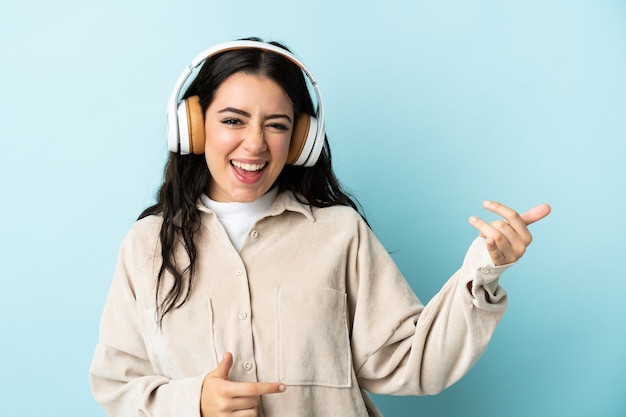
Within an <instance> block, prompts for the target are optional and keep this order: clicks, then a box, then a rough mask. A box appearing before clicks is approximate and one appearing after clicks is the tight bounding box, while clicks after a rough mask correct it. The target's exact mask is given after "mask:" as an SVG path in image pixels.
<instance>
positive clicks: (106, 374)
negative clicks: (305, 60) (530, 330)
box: [91, 40, 550, 417]
mask: <svg viewBox="0 0 626 417" xmlns="http://www.w3.org/2000/svg"><path fill="white" fill-rule="evenodd" d="M204 55H206V56H202V55H201V56H200V57H199V58H197V59H196V60H194V63H193V64H192V66H193V67H194V68H195V67H196V66H199V65H200V63H202V67H201V70H200V71H199V73H198V75H197V77H195V79H194V80H193V82H192V83H191V84H190V85H189V87H188V88H187V90H186V91H185V93H184V97H183V98H184V100H178V95H179V94H178V91H179V90H181V89H182V88H183V87H182V85H183V84H184V82H185V81H186V80H187V78H188V77H190V71H186V72H184V73H183V75H181V78H180V79H179V82H178V83H177V87H176V88H175V89H174V92H173V93H172V97H173V99H172V100H171V103H170V107H172V106H173V107H175V108H174V109H171V108H170V111H169V116H168V117H169V127H170V132H169V139H170V150H172V152H171V153H170V157H169V160H168V163H167V166H166V172H165V180H164V183H163V185H162V187H161V189H160V191H159V195H158V201H157V203H156V204H155V205H154V206H152V207H149V208H148V209H146V210H145V211H144V212H143V213H142V214H141V216H140V218H139V220H138V221H137V222H136V224H135V225H134V226H133V228H132V229H131V231H130V232H129V234H128V235H127V237H126V238H125V239H124V242H123V243H122V246H121V249H120V254H119V261H118V266H117V268H116V271H115V275H114V278H113V283H112V286H111V291H110V294H109V297H108V299H107V303H106V306H105V309H104V312H103V316H102V323H101V334H100V341H99V343H98V346H97V349H96V352H95V355H94V360H93V364H92V368H91V383H92V389H93V393H94V396H95V398H96V399H97V400H98V401H99V402H100V403H101V404H102V405H103V407H104V408H105V410H106V411H107V412H108V413H109V414H110V415H112V416H126V415H128V416H131V415H132V416H173V415H176V416H194V417H197V416H202V417H210V416H256V415H259V416H342V417H346V416H368V415H369V416H377V415H380V413H379V412H378V410H377V409H376V407H375V406H374V404H373V403H372V402H371V400H370V399H369V398H368V396H367V394H366V393H365V390H367V391H371V392H375V393H391V394H401V395H408V394H411V395H421V394H432V393H436V392H439V391H441V390H443V389H444V388H446V387H447V386H449V385H451V384H453V383H454V382H455V381H457V380H458V379H459V378H461V377H462V376H463V375H464V374H465V373H466V372H467V371H468V370H469V369H470V367H471V366H472V365H473V364H474V363H475V361H476V360H477V359H478V358H479V357H480V355H481V354H482V352H483V351H484V349H485V348H486V346H487V343H488V341H489V339H490V337H491V335H492V333H493V330H494V328H495V326H496V324H497V322H498V321H499V319H500V317H501V316H502V314H503V313H504V311H505V309H506V293H505V292H504V290H502V288H501V287H500V286H499V285H498V279H499V276H500V274H501V273H502V272H503V271H504V270H505V269H506V268H507V267H508V266H509V265H510V264H511V263H513V262H515V261H517V259H519V257H521V255H522V254H523V253H524V251H525V249H526V247H527V246H528V244H530V241H531V235H530V233H529V232H528V228H527V224H530V223H532V222H534V221H537V220H539V219H541V218H543V217H545V216H546V215H547V214H548V213H549V210H550V208H549V206H547V205H541V206H537V207H535V208H534V209H532V210H530V211H529V212H527V213H525V214H523V215H519V214H517V213H516V212H515V211H513V210H511V209H509V208H507V207H505V206H503V205H501V204H498V203H495V202H487V203H485V207H486V208H487V209H489V210H491V211H493V212H495V213H497V214H499V215H501V216H502V217H503V220H501V221H497V222H492V223H485V222H484V221H482V220H480V219H478V218H477V217H472V218H470V222H471V224H472V225H474V226H475V227H476V228H477V229H478V230H479V232H480V234H481V237H479V238H478V239H477V240H476V241H475V242H474V243H473V244H472V245H471V247H470V248H469V250H468V253H467V255H466V258H465V261H464V262H463V264H462V266H461V268H460V269H459V270H458V271H457V272H456V273H455V274H454V275H453V276H452V277H451V278H450V279H449V281H448V282H447V283H446V284H445V285H444V287H443V288H442V289H441V291H440V292H439V293H438V294H437V295H436V296H435V297H434V298H433V299H432V300H431V301H430V302H429V303H428V305H427V306H423V305H422V304H421V303H420V302H419V300H418V299H417V297H416V296H415V295H414V293H413V291H412V290H411V288H410V287H409V285H408V284H407V282H406V281H405V279H404V278H403V277H402V275H401V274H400V272H399V271H398V269H397V267H396V266H395V264H394V263H393V261H392V259H391V258H390V256H389V255H388V254H387V252H386V251H385V249H384V248H383V247H382V245H381V244H380V243H379V241H378V240H377V239H376V237H375V236H374V234H373V233H372V231H371V230H370V228H369V227H368V224H367V222H366V220H365V219H364V217H363V216H362V215H361V214H359V210H358V204H357V203H356V201H355V200H354V199H352V198H351V197H350V196H348V195H347V193H346V192H344V191H343V189H342V187H341V186H340V184H339V182H338V181H337V178H336V177H335V175H334V173H333V170H332V166H331V158H330V150H329V147H328V143H327V141H326V138H325V134H324V130H323V103H322V101H321V96H320V95H319V90H318V89H317V85H316V83H315V81H314V80H313V78H312V76H311V75H310V72H309V71H308V69H306V67H304V66H303V65H302V64H301V63H300V62H299V61H298V60H297V59H296V58H295V57H293V56H292V55H291V54H290V53H289V52H287V50H286V49H285V48H284V47H280V45H278V44H271V45H270V44H264V43H260V42H257V40H252V41H242V42H235V43H229V44H226V45H220V46H217V47H216V48H213V49H210V50H209V52H207V53H205V54H204ZM307 78H308V79H309V81H310V82H311V83H312V84H313V89H314V91H315V93H316V96H317V111H315V110H314V109H315V106H314V105H313V101H312V98H311V97H310V95H309V90H308V88H307V81H306V80H307ZM179 101H180V102H179ZM172 103H174V104H173V105H172ZM309 125H310V128H309V130H310V132H308V133H307V132H306V130H307V129H306V127H307V126H309ZM303 126H304V127H303ZM303 131H305V133H302V132H303ZM303 155H304V156H303Z"/></svg>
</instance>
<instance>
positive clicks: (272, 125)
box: [267, 123, 289, 131]
mask: <svg viewBox="0 0 626 417" xmlns="http://www.w3.org/2000/svg"><path fill="white" fill-rule="evenodd" d="M267 126H268V127H269V128H270V129H274V130H281V131H283V130H289V126H287V125H286V124H284V123H270V124H268V125H267Z"/></svg>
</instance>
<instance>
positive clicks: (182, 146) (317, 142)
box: [167, 40, 325, 166]
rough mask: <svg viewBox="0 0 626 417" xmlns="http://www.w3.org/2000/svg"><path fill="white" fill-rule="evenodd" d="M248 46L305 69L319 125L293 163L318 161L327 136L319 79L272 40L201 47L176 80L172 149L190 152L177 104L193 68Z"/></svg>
mask: <svg viewBox="0 0 626 417" xmlns="http://www.w3.org/2000/svg"><path fill="white" fill-rule="evenodd" d="M248 48H252V49H261V50H264V51H270V52H274V53H276V54H278V55H281V56H283V57H284V58H287V59H288V60H289V61H291V62H293V63H294V64H296V65H297V66H298V67H299V68H300V69H301V70H302V72H303V73H304V74H305V75H306V77H307V78H308V79H309V82H310V84H311V86H312V87H313V91H314V93H315V96H316V99H317V112H316V114H315V119H316V120H317V129H316V132H315V136H314V140H313V141H307V142H306V143H305V145H304V146H305V148H304V149H303V151H302V153H301V154H300V156H299V157H298V160H297V161H296V162H294V163H293V165H303V166H312V165H314V164H315V162H317V159H318V157H319V154H320V153H321V149H322V147H323V145H324V138H325V132H324V104H323V102H322V94H321V92H320V89H319V87H318V85H317V82H316V81H315V79H314V78H313V75H312V74H311V72H310V71H309V69H308V68H307V67H306V66H305V65H304V63H302V61H300V60H299V59H298V58H296V57H295V56H294V55H293V54H291V53H290V52H289V51H287V50H285V49H283V48H281V47H278V46H275V45H272V44H269V43H265V42H259V41H249V40H239V41H230V42H223V43H220V44H217V45H214V46H212V47H210V48H208V49H205V50H204V51H202V52H201V53H200V54H199V55H198V56H196V57H195V58H194V59H193V60H192V61H191V64H189V65H188V66H186V67H185V68H184V69H183V71H182V73H181V74H180V76H179V77H178V80H177V81H176V84H175V86H174V89H173V90H172V93H171V95H170V98H169V100H168V103H167V129H168V132H167V133H168V143H169V149H170V150H171V151H174V152H176V151H177V152H180V153H181V154H188V153H189V152H190V149H189V144H188V143H186V141H184V140H181V137H180V136H181V135H180V131H181V129H180V128H181V126H180V125H181V124H180V123H179V120H178V106H179V103H180V94H181V91H182V89H183V87H184V85H185V83H186V82H187V81H188V80H189V78H190V77H191V75H192V74H193V71H194V70H195V69H196V68H198V67H199V66H200V65H202V64H203V63H204V62H205V61H206V60H207V59H209V58H210V57H212V56H214V55H217V54H219V53H222V52H226V51H232V50H238V49H248ZM183 127H185V126H183Z"/></svg>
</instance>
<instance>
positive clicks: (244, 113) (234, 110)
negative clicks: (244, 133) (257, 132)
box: [218, 107, 291, 123]
mask: <svg viewBox="0 0 626 417" xmlns="http://www.w3.org/2000/svg"><path fill="white" fill-rule="evenodd" d="M218 113H236V114H240V115H242V116H245V117H252V115H251V114H250V113H248V112H247V111H244V110H241V109H237V108H235V107H225V108H223V109H222V110H220V111H218ZM281 118H285V119H287V120H289V122H290V123H291V117H289V116H288V115H286V114H268V115H267V116H265V120H269V119H281Z"/></svg>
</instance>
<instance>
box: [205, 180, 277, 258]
mask: <svg viewBox="0 0 626 417" xmlns="http://www.w3.org/2000/svg"><path fill="white" fill-rule="evenodd" d="M277 195H278V189H277V188H273V189H271V190H269V191H268V192H267V193H265V194H263V195H262V196H261V197H259V198H258V199H256V200H255V201H252V202H250V203H238V202H230V203H223V202H219V201H214V200H211V199H210V198H209V197H208V196H207V195H205V194H202V196H201V197H200V199H201V200H202V203H203V204H204V205H205V206H206V207H207V208H209V209H211V210H212V211H213V212H214V213H215V215H216V216H217V218H218V219H219V220H220V222H221V223H222V225H223V226H224V229H226V233H227V234H228V237H229V238H230V241H231V242H232V243H233V245H234V246H235V248H237V250H240V249H241V246H242V245H243V241H244V240H245V239H246V235H247V234H248V231H249V230H250V227H251V226H252V225H253V224H254V222H256V221H257V220H258V219H259V218H260V217H261V216H263V214H265V213H266V212H267V211H269V209H270V208H271V207H272V204H274V200H276V196H277Z"/></svg>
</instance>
